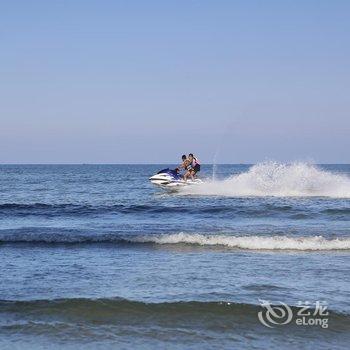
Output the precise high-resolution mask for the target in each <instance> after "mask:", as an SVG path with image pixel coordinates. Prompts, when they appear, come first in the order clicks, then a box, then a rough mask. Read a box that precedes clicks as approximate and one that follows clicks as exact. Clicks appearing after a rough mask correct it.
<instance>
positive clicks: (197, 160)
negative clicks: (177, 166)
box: [191, 157, 201, 168]
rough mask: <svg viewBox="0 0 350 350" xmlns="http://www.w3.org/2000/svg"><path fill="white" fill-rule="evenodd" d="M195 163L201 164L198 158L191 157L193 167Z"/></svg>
mask: <svg viewBox="0 0 350 350" xmlns="http://www.w3.org/2000/svg"><path fill="white" fill-rule="evenodd" d="M197 164H198V165H201V163H200V161H199V159H198V158H196V157H193V161H192V164H191V166H192V168H194V167H195V166H196V165H197Z"/></svg>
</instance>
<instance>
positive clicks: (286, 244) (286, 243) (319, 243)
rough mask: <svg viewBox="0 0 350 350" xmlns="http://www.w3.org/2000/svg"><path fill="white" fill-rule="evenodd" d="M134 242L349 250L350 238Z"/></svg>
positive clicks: (182, 236) (180, 237) (182, 237)
mask: <svg viewBox="0 0 350 350" xmlns="http://www.w3.org/2000/svg"><path fill="white" fill-rule="evenodd" d="M132 241H134V242H142V243H157V244H179V243H185V244H194V245H201V246H216V245H217V246H225V247H229V248H239V249H251V250H338V249H341V250H348V249H350V238H343V239H339V238H336V239H325V238H324V237H322V236H314V237H298V238H294V237H287V236H227V235H202V234H187V233H177V234H169V235H160V236H143V237H135V238H134V239H132Z"/></svg>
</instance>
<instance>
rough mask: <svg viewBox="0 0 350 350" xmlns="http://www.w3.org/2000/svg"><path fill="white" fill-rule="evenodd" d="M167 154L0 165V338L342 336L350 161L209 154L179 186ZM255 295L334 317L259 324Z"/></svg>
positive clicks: (86, 342)
mask: <svg viewBox="0 0 350 350" xmlns="http://www.w3.org/2000/svg"><path fill="white" fill-rule="evenodd" d="M163 167H164V165H2V166H0V252H1V269H0V281H1V284H0V347H1V348H9V349H10V348H12V347H13V345H17V346H18V347H19V348H22V347H23V346H26V348H33V349H36V348H47V347H53V348H55V347H57V348H62V347H63V348H72V349H75V348H84V349H85V348H91V349H95V348H99V347H101V348H104V349H105V348H140V349H141V348H142V349H144V348H146V349H156V348H159V349H164V348H169V349H183V348H208V349H209V348H213V347H217V348H227V349H232V348H254V347H256V348H266V349H270V348H281V347H287V346H288V348H300V347H301V348H315V347H317V348H325V349H329V348H333V349H335V348H339V349H341V348H346V346H347V344H348V343H349V341H350V337H349V331H350V324H349V322H350V288H349V280H350V274H349V270H350V225H349V220H350V166H349V165H321V166H312V165H307V164H292V165H284V164H276V163H264V164H258V165H255V166H248V165H219V166H216V167H215V168H214V169H213V167H212V166H209V165H208V166H205V165H204V166H203V170H202V174H201V176H202V178H203V179H204V180H205V182H204V184H203V185H200V186H193V187H188V188H185V189H182V190H180V191H177V192H166V191H164V190H161V189H157V188H155V187H154V186H153V185H152V184H150V183H149V181H148V177H149V176H151V175H152V174H154V173H155V172H156V171H157V170H159V169H161V168H163ZM259 300H269V301H271V302H272V303H273V304H275V305H277V304H279V303H280V302H283V303H286V304H287V305H289V306H290V307H291V310H293V312H294V313H296V312H297V308H296V307H297V305H298V302H299V301H303V302H306V301H309V302H310V303H311V304H314V303H315V302H316V301H323V302H325V303H327V304H328V309H329V312H330V314H329V327H328V328H327V329H324V328H322V327H319V326H296V324H295V323H293V322H291V323H289V324H287V325H278V326H276V327H274V328H268V327H265V326H264V325H262V324H261V323H260V321H259V320H258V313H259V312H260V311H261V310H262V308H261V306H260V301H259ZM310 340H312V342H311V341H310Z"/></svg>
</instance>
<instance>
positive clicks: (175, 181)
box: [149, 168, 203, 188]
mask: <svg viewBox="0 0 350 350" xmlns="http://www.w3.org/2000/svg"><path fill="white" fill-rule="evenodd" d="M149 180H150V181H151V182H152V184H154V185H157V186H160V187H163V188H177V187H182V186H190V185H198V184H201V183H203V181H202V180H201V179H196V178H195V179H194V180H192V179H187V181H185V180H184V179H183V178H182V176H181V175H180V174H179V172H178V171H177V170H176V169H175V170H171V169H169V168H166V169H163V170H161V171H159V172H158V173H157V174H155V175H153V176H151V177H150V178H149Z"/></svg>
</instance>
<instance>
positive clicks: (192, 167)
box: [182, 153, 201, 181]
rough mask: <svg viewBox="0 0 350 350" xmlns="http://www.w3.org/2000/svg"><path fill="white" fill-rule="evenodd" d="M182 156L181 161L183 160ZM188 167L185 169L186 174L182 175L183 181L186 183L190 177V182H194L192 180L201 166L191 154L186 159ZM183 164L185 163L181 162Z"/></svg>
mask: <svg viewBox="0 0 350 350" xmlns="http://www.w3.org/2000/svg"><path fill="white" fill-rule="evenodd" d="M183 157H184V156H182V160H184V158H183ZM186 160H187V163H186V164H188V166H187V167H186V170H187V172H186V174H185V175H184V180H185V181H187V179H188V178H189V177H191V179H192V181H194V178H195V176H196V174H197V173H198V172H199V171H200V170H201V165H200V162H199V160H198V158H197V157H195V156H194V155H193V153H190V154H189V155H188V158H187V159H186ZM183 164H185V161H184V162H183Z"/></svg>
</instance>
